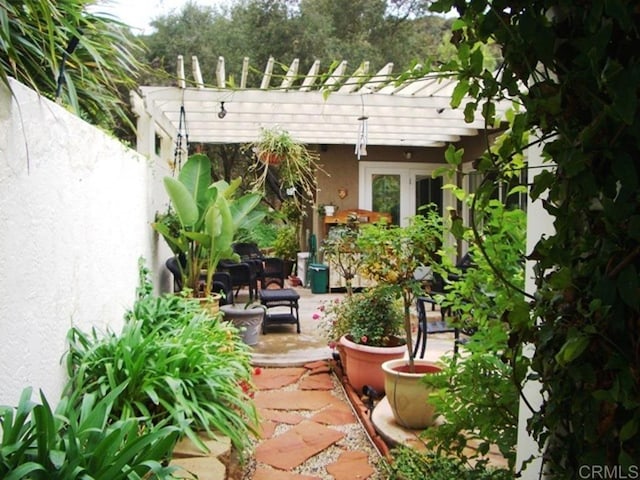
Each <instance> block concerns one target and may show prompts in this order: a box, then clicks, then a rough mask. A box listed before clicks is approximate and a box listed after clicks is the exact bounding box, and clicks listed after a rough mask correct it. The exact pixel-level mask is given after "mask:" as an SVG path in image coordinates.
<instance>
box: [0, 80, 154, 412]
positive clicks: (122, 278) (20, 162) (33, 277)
mask: <svg viewBox="0 0 640 480" xmlns="http://www.w3.org/2000/svg"><path fill="white" fill-rule="evenodd" d="M11 87H12V90H13V92H14V96H12V95H11V94H10V93H9V92H8V91H7V90H6V89H5V88H4V87H0V250H1V251H2V256H0V271H1V272H2V275H0V292H1V296H0V338H2V349H0V404H5V405H7V404H9V405H15V404H17V402H18V399H19V397H20V394H21V392H22V390H23V389H24V388H25V387H27V386H31V387H33V389H34V395H37V392H38V390H39V389H42V390H43V392H44V393H45V395H46V396H47V399H48V400H49V401H50V402H51V403H52V404H55V403H57V400H58V398H59V395H60V393H61V390H62V388H63V386H64V384H65V382H66V372H65V369H64V363H61V359H62V358H63V355H64V353H65V351H66V350H67V341H66V335H67V332H68V330H69V328H71V327H78V328H80V329H81V330H83V331H89V330H90V329H91V328H92V327H96V328H97V329H98V330H104V329H106V328H111V329H113V330H114V331H118V330H119V329H120V328H121V326H122V323H123V314H124V313H125V311H126V310H127V309H128V308H130V307H131V306H132V304H133V301H134V298H135V289H136V286H137V285H138V258H139V257H144V258H145V259H147V266H148V267H149V268H152V269H153V271H154V278H155V279H156V280H157V279H158V278H159V275H160V274H159V273H158V272H159V271H160V266H159V265H158V263H159V258H162V257H161V256H162V254H161V253H160V252H159V251H158V241H157V239H156V238H155V235H154V234H153V232H152V229H151V228H150V227H146V226H145V225H147V226H148V225H149V223H150V221H151V220H152V219H153V215H154V212H155V211H156V210H157V209H158V206H157V205H156V203H155V202H156V200H154V197H155V195H154V194H153V192H154V191H157V189H158V187H157V186H154V185H153V184H154V183H157V182H159V181H160V179H159V177H160V176H161V174H160V173H159V172H156V171H154V170H153V169H152V167H151V163H150V162H148V161H147V160H146V159H145V157H143V156H141V155H139V154H137V153H136V152H134V151H133V150H130V149H128V148H127V147H125V146H123V145H122V144H121V143H120V142H118V141H117V140H115V139H113V138H110V137H109V136H107V135H105V134H104V133H103V132H102V131H100V130H98V129H96V128H95V127H92V126H91V125H89V124H87V123H85V122H84V121H82V120H80V119H79V118H78V117H76V116H74V115H72V114H70V113H68V112H67V111H66V110H65V109H64V108H62V107H61V106H59V105H57V104H55V103H53V102H51V101H49V100H47V99H45V98H43V97H41V96H39V95H37V94H36V93H34V92H33V91H32V90H30V89H28V88H26V87H25V86H23V85H22V84H20V83H18V82H16V81H13V80H12V81H11Z"/></svg>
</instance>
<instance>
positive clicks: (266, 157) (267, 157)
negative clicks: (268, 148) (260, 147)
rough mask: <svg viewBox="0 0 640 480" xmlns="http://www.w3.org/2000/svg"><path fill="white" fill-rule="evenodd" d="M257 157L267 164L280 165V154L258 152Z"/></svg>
mask: <svg viewBox="0 0 640 480" xmlns="http://www.w3.org/2000/svg"><path fill="white" fill-rule="evenodd" d="M258 157H259V158H260V161H262V162H264V163H266V164H267V165H280V162H281V161H282V157H280V155H278V154H276V153H271V152H260V154H259V155H258Z"/></svg>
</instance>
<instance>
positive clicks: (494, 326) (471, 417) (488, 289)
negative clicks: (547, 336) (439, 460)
mask: <svg viewBox="0 0 640 480" xmlns="http://www.w3.org/2000/svg"><path fill="white" fill-rule="evenodd" d="M467 200H470V198H469V197H467ZM477 216H478V217H480V218H482V222H479V223H480V225H481V226H480V227H479V228H480V230H476V231H475V232H474V231H472V230H470V229H466V230H464V233H463V237H464V238H466V239H467V240H468V242H469V254H470V255H471V258H472V259H473V266H472V267H471V268H468V269H467V270H466V272H464V273H463V272H460V271H456V270H455V268H454V267H453V265H451V262H450V261H449V260H448V259H449V257H448V256H447V255H444V256H443V260H442V266H441V268H439V269H438V270H440V271H441V273H442V274H443V276H445V275H446V273H450V272H453V273H454V274H456V275H458V276H459V278H458V279H457V280H455V281H450V282H449V283H447V285H446V287H445V289H446V293H445V294H444V295H442V297H443V298H441V299H440V303H441V305H442V306H444V307H450V309H451V312H453V317H452V318H449V319H448V321H449V322H451V323H452V324H456V323H457V324H458V325H459V327H460V328H466V329H469V328H473V329H474V334H473V336H471V338H470V339H469V341H468V342H467V343H466V344H465V346H464V354H463V357H462V358H458V357H455V356H454V357H453V358H444V359H442V362H443V363H444V369H443V370H442V372H441V373H439V374H435V375H429V376H428V377H426V378H425V381H426V382H427V383H428V384H429V385H431V386H433V387H435V388H437V389H438V390H436V391H435V392H434V394H432V396H431V397H430V402H432V404H433V405H434V406H435V408H436V412H437V413H438V414H440V415H442V416H443V417H444V419H445V423H444V424H443V425H440V426H439V427H438V428H435V429H429V430H427V431H425V432H424V435H425V436H426V438H427V439H428V441H429V442H428V443H429V445H430V447H433V448H436V447H437V448H438V449H439V450H441V451H444V452H446V453H447V454H455V455H456V456H457V457H458V458H460V459H463V460H466V459H467V458H466V455H468V453H467V450H465V447H467V446H468V444H469V442H470V441H472V440H473V441H475V443H477V444H478V454H479V455H480V456H483V455H484V454H486V453H487V451H488V449H489V447H490V446H491V445H496V446H497V447H498V449H499V450H500V452H501V453H502V455H503V456H504V457H505V458H506V459H507V460H508V462H509V467H510V469H511V470H512V471H513V468H514V465H515V456H516V451H515V448H516V439H517V425H518V407H519V393H518V392H519V390H520V389H521V388H522V385H523V382H524V378H525V375H526V372H527V367H528V361H527V360H526V358H524V357H523V355H522V349H521V345H518V344H516V345H510V344H509V337H508V332H509V324H508V323H506V322H509V323H511V324H514V325H518V324H525V325H526V324H528V323H529V307H528V305H527V304H526V302H525V297H524V295H523V294H522V289H523V288H524V263H523V258H524V250H525V231H526V214H525V212H523V211H522V210H508V209H506V208H505V207H504V205H503V204H502V202H500V201H497V200H493V201H490V202H489V204H488V205H487V208H486V210H485V211H483V212H478V214H477ZM476 234H477V235H476ZM445 278H446V277H445Z"/></svg>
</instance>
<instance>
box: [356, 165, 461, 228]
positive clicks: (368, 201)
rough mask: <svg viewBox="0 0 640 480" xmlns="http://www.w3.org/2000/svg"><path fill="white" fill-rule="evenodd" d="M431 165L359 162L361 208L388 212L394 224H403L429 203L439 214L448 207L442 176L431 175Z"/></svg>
mask: <svg viewBox="0 0 640 480" xmlns="http://www.w3.org/2000/svg"><path fill="white" fill-rule="evenodd" d="M432 172H433V168H432V167H431V166H429V165H420V164H416V163H382V162H360V188H359V191H360V198H359V204H360V208H363V209H365V210H373V211H376V212H384V213H390V214H391V217H392V220H393V223H394V224H396V225H405V224H406V221H407V218H408V217H410V216H412V215H415V214H416V213H419V208H420V207H421V206H422V205H426V204H428V203H435V204H436V205H438V209H439V211H440V214H443V213H444V210H445V209H446V208H447V206H448V203H449V201H448V199H446V198H445V196H444V195H443V191H442V185H443V184H442V178H432V177H431V173H432Z"/></svg>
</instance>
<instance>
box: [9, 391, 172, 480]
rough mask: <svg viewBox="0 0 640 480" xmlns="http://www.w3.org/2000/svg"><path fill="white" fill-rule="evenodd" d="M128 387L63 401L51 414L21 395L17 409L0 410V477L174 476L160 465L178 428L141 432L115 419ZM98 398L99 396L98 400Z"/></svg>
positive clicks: (129, 421) (131, 421) (112, 479)
mask: <svg viewBox="0 0 640 480" xmlns="http://www.w3.org/2000/svg"><path fill="white" fill-rule="evenodd" d="M125 388H126V385H125V384H123V385H119V386H117V387H116V388H114V389H112V390H111V392H110V393H108V394H107V395H105V396H101V395H98V394H97V392H96V393H91V394H87V395H82V396H81V397H77V398H76V402H74V401H72V400H71V399H70V398H69V397H62V399H61V400H60V402H59V403H58V406H57V408H56V409H55V412H54V411H52V410H51V407H50V406H49V403H48V402H47V400H46V398H45V397H44V395H43V394H42V393H40V400H41V403H40V404H36V403H35V402H33V401H32V400H31V394H32V392H31V389H30V388H27V389H25V390H24V391H23V393H22V396H21V398H20V401H19V403H18V405H17V406H16V407H15V408H14V407H0V427H2V428H0V434H1V436H0V478H3V479H5V480H20V479H23V478H29V479H32V480H72V479H76V478H77V479H80V478H83V479H84V478H91V479H94V480H121V479H123V480H125V479H126V480H129V479H131V480H134V479H136V480H137V479H141V478H148V476H149V475H150V474H153V478H156V479H165V478H174V477H172V476H171V472H173V471H174V470H175V468H174V467H163V466H162V463H163V462H164V461H166V460H167V458H168V457H169V455H170V454H171V452H172V450H173V447H174V446H175V443H176V440H177V438H178V434H179V430H178V428H176V427H173V426H166V425H158V426H157V427H154V428H150V429H144V428H141V425H140V421H139V420H138V419H136V418H126V419H119V420H115V421H114V420H113V419H112V418H111V413H110V412H111V410H112V408H113V405H114V403H115V402H117V400H118V398H119V397H120V396H121V395H122V394H123V392H124V390H125ZM98 398H100V399H99V400H98Z"/></svg>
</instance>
